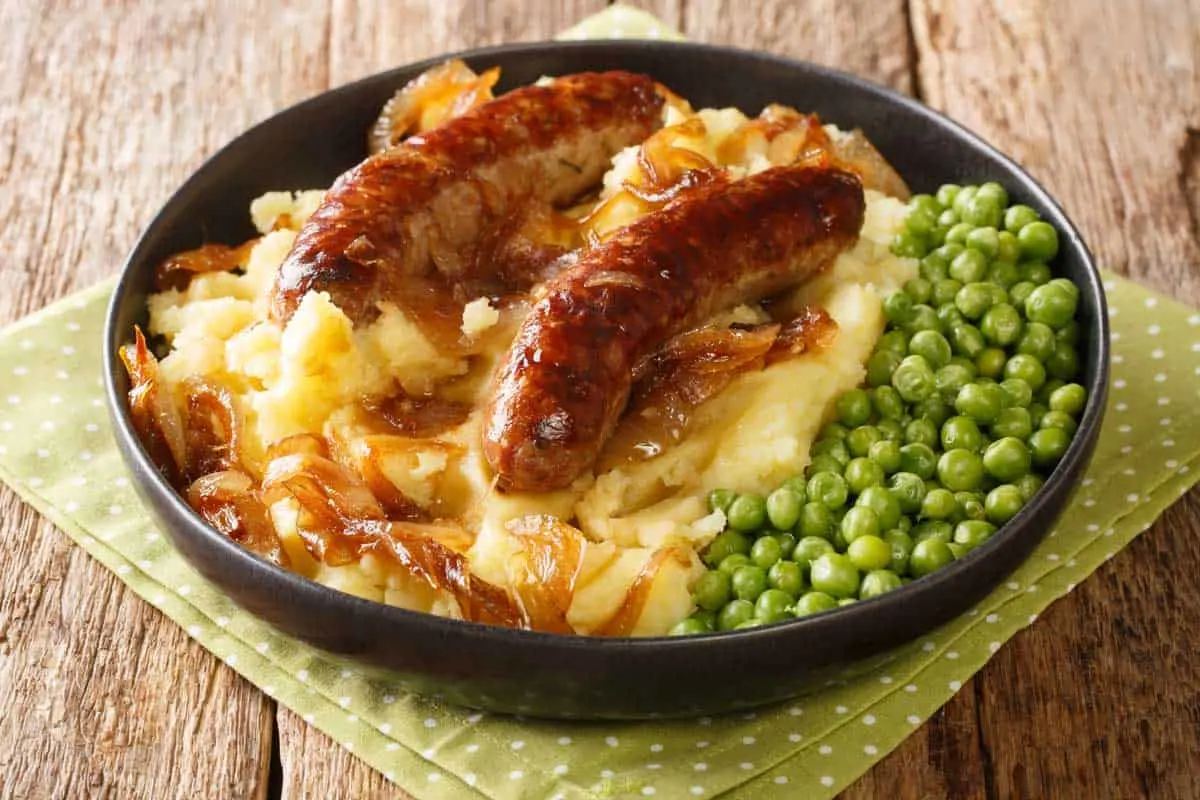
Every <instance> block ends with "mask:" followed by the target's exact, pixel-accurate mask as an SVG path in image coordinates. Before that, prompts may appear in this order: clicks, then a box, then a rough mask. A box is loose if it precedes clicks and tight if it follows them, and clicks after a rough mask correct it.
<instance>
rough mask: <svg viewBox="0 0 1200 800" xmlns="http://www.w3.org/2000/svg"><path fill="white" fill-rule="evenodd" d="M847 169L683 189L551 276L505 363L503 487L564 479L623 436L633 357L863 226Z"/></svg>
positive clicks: (822, 256)
mask: <svg viewBox="0 0 1200 800" xmlns="http://www.w3.org/2000/svg"><path fill="white" fill-rule="evenodd" d="M863 212H864V200H863V191H862V186H861V184H860V183H859V180H858V178H857V177H855V176H854V175H853V174H851V173H849V172H843V171H841V170H837V169H829V168H807V167H796V166H791V167H776V168H774V169H770V170H767V171H765V172H762V173H759V174H758V175H754V176H752V177H749V178H746V179H745V180H741V181H738V182H735V183H728V182H724V181H717V182H714V183H710V184H708V185H706V186H702V187H700V188H698V189H695V190H693V191H690V192H688V193H686V194H684V195H682V196H681V197H680V198H678V199H677V200H675V201H673V202H671V203H670V204H668V205H667V206H665V207H664V208H663V209H661V210H660V211H658V212H656V213H654V214H650V215H648V216H645V217H642V218H641V219H640V220H638V221H636V222H634V223H633V224H631V225H629V226H628V227H627V228H625V229H624V230H622V231H621V232H619V233H618V234H617V235H616V236H615V237H614V238H612V239H610V240H609V241H607V242H605V243H604V244H602V245H600V246H598V247H596V248H595V249H593V250H591V251H588V252H586V253H584V254H583V255H581V256H580V257H579V261H578V262H577V263H576V264H575V265H574V266H573V267H571V268H570V269H568V270H566V271H565V272H563V273H561V274H560V275H559V276H558V277H557V278H555V279H554V280H553V281H551V282H550V283H549V284H547V286H546V291H545V294H544V295H543V296H542V298H541V299H540V300H539V301H538V302H537V303H536V305H535V306H534V308H533V310H532V311H531V312H530V314H529V316H528V317H527V318H526V319H525V321H524V323H523V324H522V325H521V328H520V329H519V331H518V333H517V336H516V339H515V341H514V342H513V345H512V348H511V349H510V350H509V353H508V356H507V359H506V360H505V362H504V364H503V365H502V366H501V368H500V370H499V372H498V373H497V377H496V383H495V387H494V391H493V394H492V397H491V399H490V402H489V406H488V408H487V410H486V412H485V413H486V416H485V420H486V421H485V428H484V452H485V454H486V456H487V459H488V462H489V463H490V464H491V465H492V468H493V469H494V470H495V471H496V474H497V475H498V478H499V484H500V486H501V487H502V488H509V489H517V490H536V491H543V490H550V489H557V488H562V487H564V486H566V485H568V484H570V483H571V481H573V480H574V479H575V478H576V477H578V476H579V475H580V474H581V473H582V472H584V471H585V470H586V469H587V468H588V467H589V466H590V465H591V464H592V463H593V461H594V460H595V459H596V456H597V455H598V454H599V451H600V448H601V447H602V446H603V444H604V442H605V441H606V440H607V439H608V437H609V436H610V435H611V434H612V432H613V429H614V427H615V426H616V423H617V421H618V419H619V417H620V415H621V412H622V411H623V409H624V407H625V403H626V400H627V399H628V396H629V389H630V385H631V382H632V376H633V373H634V370H635V367H636V366H637V365H638V364H639V363H640V362H641V361H642V359H645V358H647V357H649V356H651V355H652V354H653V353H654V352H655V350H656V349H657V348H659V347H660V346H661V345H662V344H663V343H664V342H665V341H666V340H667V339H668V338H669V337H670V336H672V335H674V334H676V333H679V332H680V331H682V330H685V329H687V328H690V327H693V326H695V325H697V324H699V323H701V322H703V321H704V320H705V319H707V318H708V317H710V316H711V315H712V314H713V313H714V312H716V311H718V310H720V309H723V308H728V307H730V306H733V305H736V304H738V303H742V302H747V301H752V300H755V299H759V298H762V297H766V296H768V295H772V294H775V293H778V292H780V291H783V290H785V289H788V288H790V287H792V286H795V285H797V284H799V283H801V282H802V281H804V280H805V279H806V278H809V277H811V276H812V275H814V274H816V273H817V272H819V271H821V270H823V269H825V268H826V267H828V266H829V265H830V264H831V263H832V262H833V260H834V258H835V257H836V256H837V254H838V253H840V252H841V251H842V250H843V249H845V248H846V247H847V246H849V245H850V244H851V243H853V242H854V241H855V239H856V238H857V236H858V231H859V228H860V227H862V221H863Z"/></svg>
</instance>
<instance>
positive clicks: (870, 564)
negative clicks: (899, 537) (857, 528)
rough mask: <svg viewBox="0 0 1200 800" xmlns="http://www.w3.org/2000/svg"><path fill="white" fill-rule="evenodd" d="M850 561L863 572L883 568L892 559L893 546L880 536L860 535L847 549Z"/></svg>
mask: <svg viewBox="0 0 1200 800" xmlns="http://www.w3.org/2000/svg"><path fill="white" fill-rule="evenodd" d="M846 555H847V556H849V557H850V562H851V563H852V564H854V566H856V567H858V568H859V569H860V570H862V571H863V572H869V571H871V570H876V569H883V568H885V567H886V566H887V565H888V564H889V563H891V560H892V548H891V546H889V545H888V543H887V542H885V541H884V540H883V539H881V538H879V537H878V536H872V535H865V536H859V537H858V538H856V539H855V540H854V541H852V542H850V547H849V548H847V550H846Z"/></svg>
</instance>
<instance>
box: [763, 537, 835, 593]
mask: <svg viewBox="0 0 1200 800" xmlns="http://www.w3.org/2000/svg"><path fill="white" fill-rule="evenodd" d="M821 541H825V540H824V539H822V540H821ZM767 585H768V586H770V587H771V588H772V589H778V590H779V591H781V592H787V594H788V595H790V596H791V597H793V598H795V597H799V596H800V594H801V593H802V592H803V591H804V570H803V569H802V568H801V567H800V565H799V564H797V563H795V562H794V561H780V562H779V563H778V564H776V565H775V566H773V567H771V569H769V570H768V571H767Z"/></svg>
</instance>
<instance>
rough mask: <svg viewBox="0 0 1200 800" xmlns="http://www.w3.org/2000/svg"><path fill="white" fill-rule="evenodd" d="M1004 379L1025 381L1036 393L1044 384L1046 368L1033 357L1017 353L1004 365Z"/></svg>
mask: <svg viewBox="0 0 1200 800" xmlns="http://www.w3.org/2000/svg"><path fill="white" fill-rule="evenodd" d="M1004 377H1005V378H1017V379H1018V380H1022V381H1025V382H1026V383H1027V384H1029V388H1030V389H1032V390H1033V391H1035V392H1036V391H1037V390H1038V389H1040V388H1042V384H1044V383H1045V382H1046V368H1045V367H1044V366H1042V362H1041V361H1038V360H1037V359H1036V358H1034V357H1033V356H1031V355H1028V354H1026V353H1017V354H1016V355H1015V356H1013V357H1012V358H1010V359H1009V360H1008V361H1007V362H1006V363H1005V364H1004Z"/></svg>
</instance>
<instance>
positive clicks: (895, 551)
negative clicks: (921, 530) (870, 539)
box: [883, 529, 913, 575]
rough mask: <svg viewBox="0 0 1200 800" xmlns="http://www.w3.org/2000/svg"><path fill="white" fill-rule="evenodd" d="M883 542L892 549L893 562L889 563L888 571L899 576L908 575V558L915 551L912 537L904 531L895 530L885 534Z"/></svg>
mask: <svg viewBox="0 0 1200 800" xmlns="http://www.w3.org/2000/svg"><path fill="white" fill-rule="evenodd" d="M883 540H884V541H885V542H887V543H888V544H889V545H890V546H891V548H892V560H891V561H890V562H889V563H888V569H890V570H892V571H893V572H895V573H896V574H897V575H904V574H906V573H907V572H908V558H909V556H911V555H912V549H913V540H912V537H911V536H909V535H908V534H907V533H905V532H904V531H902V530H899V529H893V530H890V531H888V532H887V533H885V534H884V536H883Z"/></svg>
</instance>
